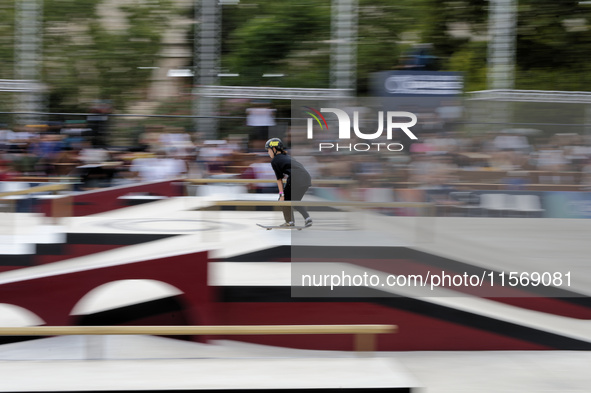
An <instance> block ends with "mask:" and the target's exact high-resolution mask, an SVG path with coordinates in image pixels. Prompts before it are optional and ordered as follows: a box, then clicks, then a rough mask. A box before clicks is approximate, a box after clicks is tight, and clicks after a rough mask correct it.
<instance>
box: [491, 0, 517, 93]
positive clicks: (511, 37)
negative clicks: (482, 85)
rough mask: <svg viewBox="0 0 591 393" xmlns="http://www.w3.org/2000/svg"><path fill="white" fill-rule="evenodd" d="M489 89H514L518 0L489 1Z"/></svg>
mask: <svg viewBox="0 0 591 393" xmlns="http://www.w3.org/2000/svg"><path fill="white" fill-rule="evenodd" d="M489 5H490V9H489V27H488V30H489V42H488V89H489V90H498V89H513V87H514V82H515V30H516V25H517V0H489Z"/></svg>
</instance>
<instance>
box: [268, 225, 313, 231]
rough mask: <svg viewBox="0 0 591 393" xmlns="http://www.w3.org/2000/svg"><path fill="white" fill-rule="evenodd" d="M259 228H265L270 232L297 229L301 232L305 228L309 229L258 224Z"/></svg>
mask: <svg viewBox="0 0 591 393" xmlns="http://www.w3.org/2000/svg"><path fill="white" fill-rule="evenodd" d="M257 225H258V226H260V227H261V228H265V229H266V230H268V231H270V230H271V229H297V230H298V231H301V230H302V229H304V228H307V227H302V226H297V225H295V226H293V227H282V226H279V225H262V224H257Z"/></svg>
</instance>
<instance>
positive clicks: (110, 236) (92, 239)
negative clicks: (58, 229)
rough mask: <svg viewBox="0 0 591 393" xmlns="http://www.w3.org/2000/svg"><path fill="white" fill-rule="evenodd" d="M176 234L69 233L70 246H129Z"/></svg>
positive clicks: (67, 240)
mask: <svg viewBox="0 0 591 393" xmlns="http://www.w3.org/2000/svg"><path fill="white" fill-rule="evenodd" d="M172 236H177V235H176V234H152V233H68V234H67V235H66V237H67V239H66V242H67V243H68V244H107V245H118V246H129V245H134V244H140V243H146V242H151V241H155V240H161V239H166V238H169V237H172Z"/></svg>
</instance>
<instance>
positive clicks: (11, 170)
mask: <svg viewBox="0 0 591 393" xmlns="http://www.w3.org/2000/svg"><path fill="white" fill-rule="evenodd" d="M423 124H426V123H423ZM91 131H92V130H90V129H89V128H85V127H84V125H76V126H75V127H73V126H67V127H63V128H61V129H55V130H52V131H51V132H48V131H47V130H44V129H35V128H31V129H30V130H29V129H27V130H24V131H23V130H21V131H13V130H10V129H8V128H6V127H4V128H0V180H11V179H13V180H18V179H23V178H26V177H36V176H37V177H38V176H45V177H60V176H72V177H76V178H78V179H80V182H81V183H82V185H83V188H84V189H92V188H98V187H106V186H112V185H121V184H128V183H132V182H140V181H156V180H166V179H177V178H187V177H189V178H207V177H226V178H245V179H274V177H273V172H272V170H271V166H270V164H269V158H268V156H267V154H266V152H265V151H264V148H263V144H264V140H263V139H264V138H262V139H260V138H259V139H260V140H257V141H255V142H257V143H253V140H252V137H251V138H249V135H244V134H236V135H230V136H228V137H226V138H223V139H216V140H203V139H202V138H200V137H199V135H198V134H191V133H188V132H186V131H185V130H184V129H182V128H173V127H170V128H164V127H159V128H154V129H149V130H146V131H145V132H143V133H142V134H141V135H140V136H139V139H138V142H137V145H136V146H132V147H129V148H115V147H112V148H110V147H105V146H96V145H93V143H92V138H89V137H88V135H89V133H90V132H91ZM284 140H285V143H286V144H287V145H288V146H290V148H291V152H290V153H291V154H292V155H294V156H295V157H297V159H298V160H299V161H301V162H302V163H303V164H304V165H305V166H306V167H307V168H308V170H309V171H310V173H311V174H312V176H313V177H314V178H315V179H330V180H354V181H356V182H357V183H358V185H359V187H368V188H371V187H398V188H424V189H437V188H445V187H450V188H451V187H453V186H454V185H456V184H458V183H499V182H501V183H503V184H505V185H506V187H507V188H509V189H519V187H521V186H523V185H525V184H532V183H547V184H571V185H574V184H578V185H587V186H591V140H590V138H589V136H588V135H579V134H560V133H559V134H554V135H552V136H550V137H545V136H543V135H541V134H538V133H533V132H532V130H529V132H528V130H519V129H516V130H504V131H503V132H499V133H495V134H477V135H474V136H470V135H468V134H467V133H465V132H462V133H459V132H456V131H454V130H450V129H445V130H438V129H428V128H426V129H424V130H422V131H421V133H420V134H419V139H418V140H417V141H413V142H414V143H409V141H410V140H408V139H406V140H405V141H402V140H401V141H400V143H401V145H403V146H404V150H402V151H400V152H392V151H388V150H387V149H381V150H380V151H371V152H361V151H355V150H354V149H347V148H346V147H347V146H346V145H343V143H342V142H340V143H341V145H342V147H343V148H341V149H340V150H339V151H338V152H337V151H335V150H331V151H326V150H325V151H319V148H318V143H312V141H311V140H308V139H307V138H306V137H305V135H304V130H297V129H291V130H289V131H288V133H287V135H284ZM335 142H336V141H335ZM358 142H367V141H365V140H352V141H351V143H352V144H355V143H358ZM381 142H384V141H381ZM390 142H391V141H390ZM533 175H535V178H534V177H532V176H533ZM275 187H276V186H275V185H274V184H273V183H265V182H261V183H254V184H252V185H251V186H250V189H251V191H253V192H274V190H275Z"/></svg>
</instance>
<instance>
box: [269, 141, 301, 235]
mask: <svg viewBox="0 0 591 393" xmlns="http://www.w3.org/2000/svg"><path fill="white" fill-rule="evenodd" d="M265 149H267V153H269V157H271V166H272V167H273V171H275V176H276V177H277V187H278V188H279V200H280V201H301V200H302V198H303V197H304V194H305V193H306V191H308V188H310V186H311V185H312V179H311V177H310V174H309V173H308V171H307V170H306V168H304V166H303V165H302V164H300V163H299V162H297V161H296V160H295V159H293V158H291V157H290V156H289V155H288V154H287V151H286V150H285V146H284V145H283V142H281V139H279V138H271V139H269V140H268V141H267V143H265ZM285 176H287V179H286V182H285V188H284V187H283V178H284V177H285ZM295 208H296V210H297V211H298V212H300V214H301V215H302V216H303V217H304V220H305V224H304V226H306V227H309V226H311V225H312V218H311V217H310V215H309V214H308V212H307V211H306V208H305V207H304V206H296V207H295ZM283 217H284V218H285V223H283V224H281V225H280V226H282V227H291V226H294V225H295V222H294V216H293V210H292V209H291V207H290V206H286V207H284V208H283Z"/></svg>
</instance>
